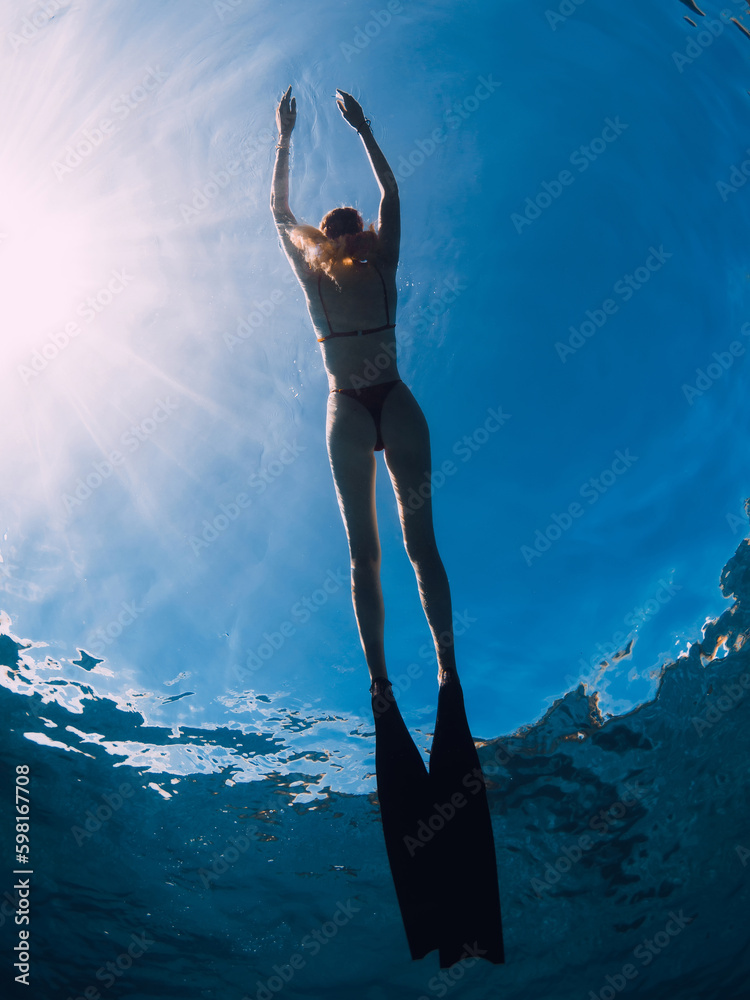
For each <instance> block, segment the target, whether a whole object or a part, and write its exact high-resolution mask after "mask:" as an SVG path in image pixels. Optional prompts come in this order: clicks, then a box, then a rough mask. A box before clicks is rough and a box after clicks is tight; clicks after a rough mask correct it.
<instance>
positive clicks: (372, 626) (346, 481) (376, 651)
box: [327, 392, 388, 679]
mask: <svg viewBox="0 0 750 1000" xmlns="http://www.w3.org/2000/svg"><path fill="white" fill-rule="evenodd" d="M327 439H328V457H329V459H330V462H331V471H332V473H333V482H334V485H335V487H336V495H337V497H338V501H339V508H340V510H341V517H342V518H343V521H344V527H345V529H346V537H347V539H348V541H349V554H350V558H351V572H352V603H353V604H354V615H355V618H356V619H357V628H358V629H359V638H360V641H361V643H362V649H363V651H364V654H365V660H366V661H367V667H368V670H369V671H370V677H372V678H373V679H374V678H376V677H387V676H388V674H387V671H386V666H385V652H384V648H383V630H384V621H385V612H384V608H383V593H382V590H381V587H380V540H379V538H378V523H377V516H376V512H375V454H374V452H373V447H374V444H375V424H374V423H373V419H372V417H371V416H370V414H369V413H368V412H367V410H366V409H365V408H364V407H363V406H362V405H361V404H360V403H358V402H356V400H353V399H351V398H350V397H348V396H344V395H343V394H342V393H338V392H332V393H330V394H329V396H328V423H327Z"/></svg>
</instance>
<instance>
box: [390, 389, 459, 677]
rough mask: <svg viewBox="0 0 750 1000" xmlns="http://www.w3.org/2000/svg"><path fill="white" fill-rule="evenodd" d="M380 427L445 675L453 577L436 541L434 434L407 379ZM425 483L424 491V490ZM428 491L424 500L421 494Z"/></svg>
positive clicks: (451, 660)
mask: <svg viewBox="0 0 750 1000" xmlns="http://www.w3.org/2000/svg"><path fill="white" fill-rule="evenodd" d="M380 428H381V435H382V438H383V442H384V444H385V462H386V465H387V467H388V472H389V474H390V477H391V482H392V483H393V491H394V493H395V494H396V500H397V501H398V508H399V516H400V518H401V530H402V532H403V535H404V545H405V547H406V552H407V555H408V556H409V559H410V561H411V564H412V566H413V567H414V572H415V574H416V577H417V585H418V587H419V596H420V598H421V601H422V607H423V608H424V613H425V615H426V617H427V622H428V624H429V626H430V631H431V632H432V639H433V642H434V643H435V651H436V653H437V659H438V666H439V667H440V672H441V675H442V674H443V673H444V672H446V671H449V672H451V673H455V670H456V658H455V652H454V649H453V615H452V609H451V593H450V586H449V584H448V576H447V574H446V572H445V567H444V566H443V563H442V560H441V558H440V554H439V553H438V548H437V543H436V541H435V531H434V528H433V523H432V500H431V497H430V493H429V491H428V490H427V489H426V488H425V484H427V486H430V484H431V480H430V473H431V459H430V432H429V429H428V427H427V421H426V420H425V417H424V414H423V413H422V410H421V409H420V406H419V404H418V403H417V401H416V399H415V398H414V396H413V395H412V393H411V391H410V389H409V388H408V386H406V385H405V384H404V383H403V382H402V383H401V384H400V385H397V386H395V387H394V388H393V390H392V391H391V392H390V393H389V395H388V397H387V399H386V401H385V403H384V404H383V412H382V415H381V419H380ZM420 487H422V493H420ZM425 492H426V493H427V497H426V498H425V497H424V496H423V495H422V494H423V493H425Z"/></svg>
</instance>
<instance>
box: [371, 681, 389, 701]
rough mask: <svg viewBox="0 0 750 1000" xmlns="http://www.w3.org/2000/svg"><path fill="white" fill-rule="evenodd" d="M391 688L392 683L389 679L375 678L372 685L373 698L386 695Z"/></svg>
mask: <svg viewBox="0 0 750 1000" xmlns="http://www.w3.org/2000/svg"><path fill="white" fill-rule="evenodd" d="M390 687H391V682H390V681H389V680H388V678H387V677H373V678H372V684H371V685H370V694H371V695H372V696H373V698H377V697H379V696H380V695H383V694H385V693H386V692H387V691H388V689H389V688H390Z"/></svg>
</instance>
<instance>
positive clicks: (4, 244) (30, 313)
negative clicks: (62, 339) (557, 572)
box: [0, 176, 93, 364]
mask: <svg viewBox="0 0 750 1000" xmlns="http://www.w3.org/2000/svg"><path fill="white" fill-rule="evenodd" d="M0 192H1V194H0V198H2V201H0V324H1V328H2V330H3V338H4V342H5V345H6V350H7V349H9V350H10V351H11V354H12V361H13V362H14V364H17V363H19V362H21V361H22V359H23V358H24V357H30V354H31V352H32V351H33V350H34V348H38V347H39V346H41V345H42V343H43V342H45V341H46V340H48V339H49V338H50V337H52V338H53V339H54V337H55V336H56V335H57V336H58V337H59V336H60V335H59V330H62V329H63V328H64V327H65V325H66V324H69V323H77V324H79V323H80V321H81V318H82V314H81V313H80V311H79V310H80V305H81V299H82V298H83V294H82V293H83V291H84V290H85V289H86V287H87V285H88V284H90V274H91V271H92V264H93V261H92V260H91V254H90V251H88V250H87V244H88V243H89V237H90V233H91V229H90V226H89V224H88V220H87V219H86V217H85V215H83V216H82V215H81V213H78V212H76V213H73V212H72V211H70V210H67V211H66V210H62V209H60V208H57V207H50V206H48V205H46V204H45V203H44V200H43V199H42V198H40V197H39V196H38V194H35V193H34V192H33V191H32V190H30V189H29V188H28V187H26V186H25V185H24V184H23V183H22V182H18V181H17V180H15V179H11V178H8V177H7V176H3V178H2V181H1V182H0ZM55 193H56V194H57V193H58V192H55ZM69 332H70V331H69Z"/></svg>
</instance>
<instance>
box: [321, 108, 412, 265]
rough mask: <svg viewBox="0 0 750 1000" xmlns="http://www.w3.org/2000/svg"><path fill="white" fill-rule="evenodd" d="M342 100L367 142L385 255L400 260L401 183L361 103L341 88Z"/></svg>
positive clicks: (343, 111)
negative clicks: (377, 197)
mask: <svg viewBox="0 0 750 1000" xmlns="http://www.w3.org/2000/svg"><path fill="white" fill-rule="evenodd" d="M338 93H339V94H340V95H341V98H342V100H337V101H336V103H337V104H338V106H339V110H340V111H341V114H342V115H343V117H344V120H345V121H347V122H348V123H349V124H350V125H351V127H352V128H353V129H355V130H356V132H357V133H358V134H359V137H360V138H361V140H362V142H363V143H364V146H365V149H366V150H367V155H368V157H369V160H370V166H371V167H372V172H373V173H374V174H375V180H376V181H377V182H378V187H379V188H380V212H379V216H378V237H379V240H380V246H381V250H382V253H383V256H384V257H387V258H390V259H391V260H392V261H393V262H394V263H397V262H398V253H399V245H400V242H401V203H400V201H399V196H398V184H397V183H396V177H395V175H394V173H393V171H392V170H391V168H390V166H389V164H388V161H387V160H386V158H385V156H384V155H383V151H382V150H381V148H380V146H378V144H377V142H376V141H375V136H374V135H373V134H372V131H371V129H370V123H369V122H368V120H367V119H366V118H365V114H364V111H363V110H362V107H361V106H360V104H359V102H358V101H356V100H355V98H353V97H352V95H351V94H347V93H346V91H344V90H339V91H338Z"/></svg>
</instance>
